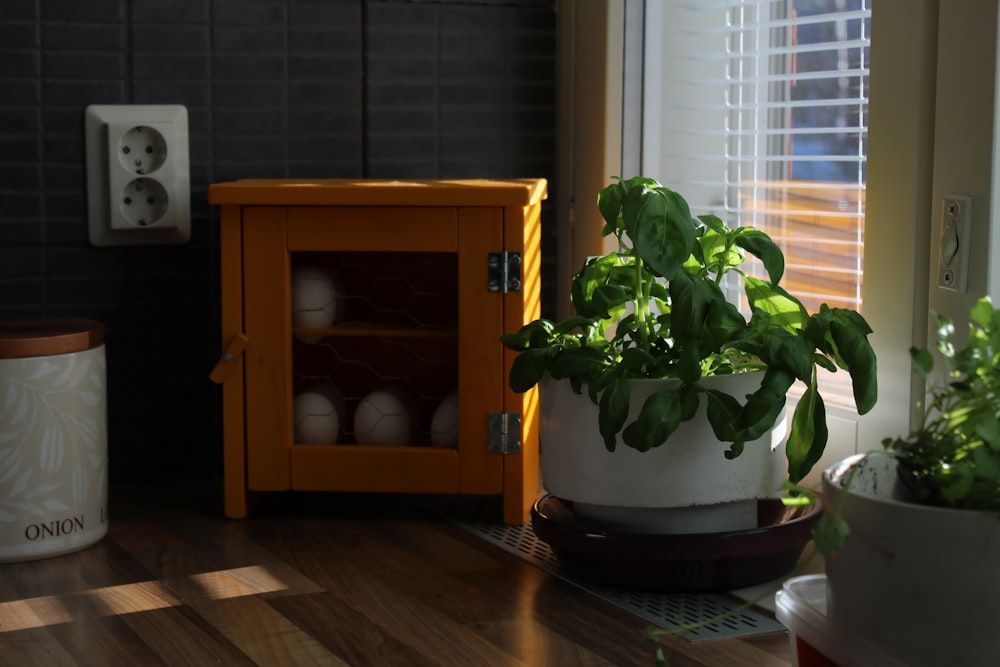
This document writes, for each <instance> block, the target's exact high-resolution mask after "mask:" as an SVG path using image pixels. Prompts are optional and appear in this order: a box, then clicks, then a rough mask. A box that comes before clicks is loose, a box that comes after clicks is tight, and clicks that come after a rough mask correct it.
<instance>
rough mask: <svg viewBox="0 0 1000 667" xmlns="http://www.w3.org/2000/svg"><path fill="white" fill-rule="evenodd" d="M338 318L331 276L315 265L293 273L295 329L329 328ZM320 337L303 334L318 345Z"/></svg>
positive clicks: (335, 292)
mask: <svg viewBox="0 0 1000 667" xmlns="http://www.w3.org/2000/svg"><path fill="white" fill-rule="evenodd" d="M336 317H337V288H336V287H335V286H334V281H333V279H332V278H331V276H330V274H329V273H327V272H326V271H324V270H323V269H320V268H317V267H314V266H304V267H300V268H298V269H296V270H295V271H294V272H293V273H292V326H293V327H295V328H297V329H311V328H322V327H328V326H330V325H331V324H333V321H334V320H335V319H336ZM320 338H321V337H320V336H313V335H300V336H299V339H300V340H303V341H305V342H307V343H315V342H316V341H317V340H319V339H320Z"/></svg>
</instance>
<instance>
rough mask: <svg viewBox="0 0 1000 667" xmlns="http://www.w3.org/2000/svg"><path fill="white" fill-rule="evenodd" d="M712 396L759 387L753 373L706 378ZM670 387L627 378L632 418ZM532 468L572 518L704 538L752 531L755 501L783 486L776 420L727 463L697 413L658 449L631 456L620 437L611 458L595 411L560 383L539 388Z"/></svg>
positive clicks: (781, 436) (781, 437)
mask: <svg viewBox="0 0 1000 667" xmlns="http://www.w3.org/2000/svg"><path fill="white" fill-rule="evenodd" d="M709 380H710V381H711V382H715V383H718V386H719V388H720V389H722V390H724V391H727V392H729V393H730V394H732V395H734V396H737V397H742V396H744V395H746V394H749V393H752V392H753V391H754V390H755V389H756V388H757V387H758V386H759V384H760V375H759V374H757V373H748V374H743V375H734V376H724V377H718V378H710V379H709ZM671 383H676V381H674V380H633V381H631V385H630V392H631V397H632V409H631V411H630V414H629V421H631V420H632V419H634V418H635V416H636V415H637V414H638V412H639V409H640V408H641V407H642V404H643V402H644V401H645V399H646V398H647V397H648V396H650V395H651V394H652V393H654V392H655V391H658V390H659V389H662V388H664V387H666V386H669V385H670V384H671ZM539 399H540V401H541V406H540V407H541V426H540V436H541V445H540V446H541V467H542V484H543V486H544V487H545V490H546V491H547V492H549V493H551V494H552V495H553V496H556V497H557V498H561V499H563V500H569V501H572V502H573V503H574V509H575V511H576V513H577V514H580V515H582V516H587V517H588V518H591V519H594V520H597V521H602V522H605V523H612V524H614V525H615V526H616V527H617V528H618V529H619V530H621V532H647V533H704V532H720V531H725V530H744V529H747V528H754V527H756V526H757V514H756V510H757V502H756V501H757V499H760V498H773V497H775V496H776V495H778V493H779V490H780V487H781V485H782V483H783V481H784V480H785V478H786V472H787V462H786V460H785V452H784V442H785V436H786V433H787V427H786V424H785V414H784V412H782V414H781V416H780V417H779V419H778V422H777V424H778V425H777V426H776V428H775V429H774V430H773V431H772V432H771V433H769V434H768V435H767V436H765V437H763V438H761V439H759V440H755V441H753V442H749V443H746V446H745V448H744V451H743V454H742V455H741V456H739V457H737V458H736V459H734V460H729V459H727V458H726V457H725V455H724V453H725V451H726V450H727V449H728V444H726V443H721V442H719V441H718V440H717V439H716V438H715V434H714V433H713V432H712V427H711V426H710V425H709V423H708V420H707V419H706V418H705V417H704V412H705V406H704V400H703V401H702V406H701V408H700V409H699V414H698V415H696V416H695V418H694V419H692V420H690V421H687V422H684V423H682V424H681V426H680V427H679V428H678V430H677V431H675V432H674V433H673V435H671V437H670V438H669V439H668V440H667V442H666V443H664V444H663V445H661V446H659V447H656V448H653V449H651V450H649V451H647V452H639V451H636V450H634V449H632V448H631V447H628V446H626V445H624V444H623V443H622V442H621V440H620V438H619V443H618V446H617V447H616V449H615V451H614V452H609V451H608V450H607V448H606V447H605V446H604V440H603V439H602V438H601V435H600V432H599V430H598V411H597V406H595V405H594V404H593V403H592V402H591V401H590V399H589V398H588V397H587V396H586V395H585V394H584V395H580V394H576V393H574V392H573V390H572V388H571V387H570V385H569V383H568V382H562V381H555V380H552V379H550V378H546V379H545V380H543V383H542V385H541V388H540V392H539Z"/></svg>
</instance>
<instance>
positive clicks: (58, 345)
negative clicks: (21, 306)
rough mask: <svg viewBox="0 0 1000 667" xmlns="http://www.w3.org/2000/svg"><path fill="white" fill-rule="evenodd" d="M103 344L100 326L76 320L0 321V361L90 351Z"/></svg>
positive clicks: (89, 321) (98, 323)
mask: <svg viewBox="0 0 1000 667" xmlns="http://www.w3.org/2000/svg"><path fill="white" fill-rule="evenodd" d="M103 342H104V326H103V325H101V323H100V322H95V321H93V320H84V319H77V318H56V317H52V318H47V317H39V318H28V317H25V318H12V319H0V359H17V358H21V357H43V356H48V355H52V354H68V353H70V352H83V351H84V350H91V349H93V348H95V347H97V346H99V345H101V344H102V343H103Z"/></svg>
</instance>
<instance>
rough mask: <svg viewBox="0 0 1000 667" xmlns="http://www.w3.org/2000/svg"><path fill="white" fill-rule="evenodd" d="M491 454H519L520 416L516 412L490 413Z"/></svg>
mask: <svg viewBox="0 0 1000 667" xmlns="http://www.w3.org/2000/svg"><path fill="white" fill-rule="evenodd" d="M488 449H489V451H490V453H492V454H520V453H521V415H520V414H518V413H516V412H491V413H490V442H489V446H488Z"/></svg>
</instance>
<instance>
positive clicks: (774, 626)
mask: <svg viewBox="0 0 1000 667" xmlns="http://www.w3.org/2000/svg"><path fill="white" fill-rule="evenodd" d="M429 509H430V510H431V511H432V512H434V513H435V514H438V515H440V516H442V517H444V518H446V519H448V520H450V521H452V522H453V523H455V524H456V525H457V526H459V527H460V528H462V529H463V530H466V531H468V532H470V533H472V534H474V535H476V536H478V537H480V538H482V539H484V540H486V541H487V542H489V543H491V544H493V545H495V546H497V547H499V548H500V549H502V550H503V551H506V552H507V553H510V554H512V555H514V556H517V557H518V558H520V559H521V560H524V561H526V562H528V563H530V564H532V565H534V566H535V567H537V568H539V569H541V570H543V571H545V572H547V573H549V574H551V575H553V576H555V577H558V578H560V579H562V580H563V581H566V582H568V583H571V584H573V585H575V586H578V587H579V588H582V589H583V590H585V591H587V592H589V593H591V594H592V595H596V596H597V597H599V598H601V599H603V600H605V601H607V602H610V603H612V604H614V605H617V606H618V607H621V608H622V609H625V610H626V611H629V612H631V613H633V614H635V615H636V616H638V617H640V618H642V619H643V620H645V621H648V622H649V623H650V624H652V625H655V626H656V627H658V628H663V629H667V630H670V629H675V628H677V627H679V626H681V625H682V624H686V623H700V622H704V621H708V620H710V619H713V618H715V617H717V616H719V615H720V614H723V613H726V612H729V611H731V610H733V609H736V608H738V607H739V606H740V604H741V602H740V601H739V600H736V599H734V598H730V597H728V596H726V595H722V594H718V593H646V592H642V591H632V590H625V589H618V588H610V587H607V586H600V585H596V584H591V583H589V582H585V581H581V580H579V579H577V578H575V577H572V576H570V575H568V574H567V573H565V572H564V571H562V569H561V568H560V567H559V561H558V559H557V558H556V556H555V554H553V553H552V550H551V549H549V545H548V544H546V543H545V542H543V541H541V540H540V539H538V537H536V536H535V533H534V531H533V530H532V529H531V525H530V524H529V523H526V524H524V525H520V526H508V525H505V524H503V523H501V522H500V520H499V517H500V516H501V510H500V505H499V503H498V502H496V500H495V499H494V498H490V497H476V496H461V497H446V498H437V499H435V500H433V501H432V502H431V504H430V505H429ZM784 631H785V626H784V625H782V624H781V623H779V622H778V621H776V620H775V619H774V618H772V617H770V616H768V615H765V614H761V613H758V612H756V611H753V610H752V609H748V610H742V611H738V612H736V613H734V614H733V615H732V616H728V617H727V618H726V619H724V620H722V621H718V622H713V623H709V624H707V625H704V626H702V627H700V628H698V629H696V630H692V631H691V632H689V633H687V634H686V635H685V639H687V640H688V641H704V640H708V639H724V638H733V637H752V636H756V635H764V634H770V633H774V632H784Z"/></svg>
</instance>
